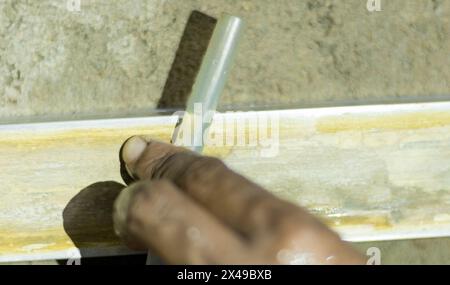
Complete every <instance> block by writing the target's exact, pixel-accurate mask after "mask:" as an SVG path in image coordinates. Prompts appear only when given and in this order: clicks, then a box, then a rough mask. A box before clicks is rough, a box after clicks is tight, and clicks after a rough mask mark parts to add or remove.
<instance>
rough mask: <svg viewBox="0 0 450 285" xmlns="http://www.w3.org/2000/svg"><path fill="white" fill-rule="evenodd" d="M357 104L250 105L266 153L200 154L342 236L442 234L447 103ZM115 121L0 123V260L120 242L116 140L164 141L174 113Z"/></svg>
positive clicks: (449, 185)
mask: <svg viewBox="0 0 450 285" xmlns="http://www.w3.org/2000/svg"><path fill="white" fill-rule="evenodd" d="M361 108H365V107H354V108H347V109H345V110H344V111H343V110H342V109H339V108H335V109H331V110H323V109H317V112H315V111H314V110H307V111H302V110H297V111H286V112H283V111H280V112H275V113H273V112H272V113H271V112H260V113H257V114H260V115H261V114H262V115H269V114H271V115H274V114H276V116H278V119H279V128H278V130H279V132H278V134H279V141H278V145H277V147H276V149H277V153H276V155H275V156H273V157H263V156H261V150H262V149H264V148H265V149H267V147H264V145H263V144H261V143H260V144H257V145H256V146H241V147H231V146H228V147H218V146H209V147H207V148H206V149H205V152H206V153H207V154H210V155H215V156H218V157H221V158H223V159H225V161H226V162H227V163H228V165H229V166H230V167H231V168H233V169H236V170H237V171H240V172H241V173H243V174H244V175H246V176H248V177H250V178H251V179H254V180H256V181H257V182H258V183H260V184H262V185H263V186H265V187H266V188H267V189H269V190H270V191H272V192H273V193H274V194H276V195H278V196H279V197H281V198H284V199H288V200H290V201H293V202H294V203H298V204H300V205H303V206H305V207H307V208H308V209H309V210H310V211H312V212H313V213H315V214H317V215H318V216H319V217H321V218H322V219H323V220H324V221H325V222H326V223H327V224H329V225H330V226H332V227H334V228H335V229H336V230H338V231H339V232H340V233H341V234H342V235H343V236H344V237H345V238H346V239H348V240H355V241H356V240H377V239H395V238H414V237H425V236H444V235H449V234H450V214H448V212H449V209H450V105H449V104H447V103H445V104H425V105H423V106H422V107H421V108H416V107H415V106H414V105H411V108H410V109H409V108H408V107H405V106H403V107H402V108H398V110H397V109H396V107H389V108H386V107H380V108H374V107H367V112H361ZM255 114H256V113H255ZM312 114H314V115H312ZM223 116H225V117H233V116H234V114H225V115H223ZM125 122H128V123H121V124H117V121H111V122H109V121H103V122H102V123H98V122H95V121H93V122H86V123H84V124H83V123H82V124H73V123H67V126H63V127H61V126H59V127H56V128H55V127H49V128H47V125H46V124H37V125H26V126H21V127H18V128H15V127H14V126H10V127H4V128H0V170H1V172H0V183H1V184H0V195H1V197H2V198H1V199H0V261H8V260H21V259H36V258H40V257H42V256H46V257H48V256H51V255H52V254H54V255H55V256H57V257H59V258H62V257H70V256H71V255H70V254H72V253H73V252H74V250H75V251H76V250H77V249H80V251H81V254H82V255H83V253H85V252H88V251H89V252H90V253H89V255H102V254H104V252H105V250H106V249H108V248H120V247H121V245H120V242H119V241H118V240H117V238H116V237H115V236H114V234H113V232H112V226H111V216H110V214H111V213H110V211H111V205H112V201H113V200H114V198H115V195H116V194H117V193H118V191H120V189H121V186H120V184H119V183H121V178H120V174H119V161H118V151H119V148H120V146H121V144H122V143H123V141H124V140H125V139H127V138H128V137H130V136H132V135H136V134H143V135H148V136H151V137H154V138H156V139H159V140H163V141H169V140H170V137H171V135H172V130H173V120H170V121H169V120H166V121H165V120H164V119H161V118H156V119H154V120H153V119H151V118H149V119H148V121H145V120H143V121H139V122H138V123H137V122H135V121H133V119H126V120H125ZM36 126H37V127H36ZM220 129H221V128H220V126H218V125H217V124H215V125H213V130H212V133H214V132H215V131H218V130H220ZM272 131H275V130H274V129H272ZM271 147H273V148H274V146H273V145H272V146H271ZM274 149H275V148H274ZM56 253H58V254H56Z"/></svg>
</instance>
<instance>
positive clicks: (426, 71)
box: [0, 0, 450, 120]
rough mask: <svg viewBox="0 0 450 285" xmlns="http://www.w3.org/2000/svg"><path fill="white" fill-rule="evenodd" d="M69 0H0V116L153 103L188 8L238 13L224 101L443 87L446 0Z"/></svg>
mask: <svg viewBox="0 0 450 285" xmlns="http://www.w3.org/2000/svg"><path fill="white" fill-rule="evenodd" d="M71 1H74V0H71ZM67 2H70V1H67V0H43V1H26V0H2V1H0V38H1V40H0V120H6V118H9V119H11V118H17V117H21V116H36V115H37V116H52V115H55V116H61V115H64V116H65V117H76V116H79V115H85V114H109V115H111V114H130V115H132V114H135V113H138V112H142V111H143V110H147V111H148V110H151V109H153V108H155V106H156V105H157V102H158V100H159V98H160V96H161V94H162V90H163V88H164V84H165V81H166V79H167V74H168V72H169V70H170V68H171V64H172V61H173V59H174V57H175V53H176V51H177V47H178V44H179V41H180V39H181V37H182V34H183V31H184V27H185V25H186V23H187V21H188V18H189V15H190V14H191V12H192V11H193V10H198V11H200V12H202V13H205V14H206V15H209V16H211V17H218V16H220V14H221V13H231V14H234V15H238V16H241V17H242V18H244V19H245V20H246V21H247V31H246V34H245V37H244V39H243V41H242V45H241V49H240V52H239V55H238V57H237V60H236V65H235V68H234V70H233V72H232V73H231V75H230V80H229V83H228V85H227V88H226V90H225V94H224V97H223V100H222V101H221V107H222V108H230V109H246V108H249V107H254V106H255V107H267V108H276V107H278V106H290V107H292V106H294V105H295V106H300V107H301V106H311V105H336V104H344V105H346V104H350V103H364V102H379V101H401V100H432V99H434V98H436V97H439V96H441V97H442V96H444V95H449V94H450V91H449V90H450V68H449V66H450V57H449V51H450V37H449V36H448V35H449V33H450V24H449V19H450V15H449V14H450V2H448V1H442V0H441V1H440V0H413V1H411V0H396V1H383V0H382V2H381V3H382V11H381V12H375V13H370V12H368V11H367V9H366V2H367V1H366V0H281V1H271V0H258V1H255V0H239V1H237V0H227V1H224V0H132V1H130V0H117V1H109V0H89V1H88V0H80V4H81V6H80V11H78V12H77V11H73V10H74V9H68V8H67ZM75 2H76V0H75ZM71 7H74V6H71ZM200 34H201V32H199V35H200ZM192 45H194V47H192V48H193V49H195V41H194V42H193V43H192ZM186 68H187V69H189V67H186ZM181 71H183V69H181Z"/></svg>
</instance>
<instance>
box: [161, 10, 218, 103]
mask: <svg viewBox="0 0 450 285" xmlns="http://www.w3.org/2000/svg"><path fill="white" fill-rule="evenodd" d="M216 23H217V20H216V19H215V18H212V17H210V16H208V15H205V14H203V13H201V12H199V11H193V12H192V13H191V15H190V17H189V20H188V22H187V24H186V28H185V29H184V33H183V37H182V38H181V41H180V44H179V46H178V50H177V53H176V55H175V59H174V61H173V63H172V67H171V69H170V72H169V75H168V77H167V80H166V84H165V86H164V90H163V93H162V96H161V98H160V99H159V102H158V108H161V109H166V108H167V109H172V108H174V109H175V108H176V109H185V108H186V103H187V100H188V98H189V95H190V94H191V89H192V86H193V85H194V81H195V78H196V76H197V73H198V71H199V69H200V66H201V63H202V60H203V56H204V55H205V53H206V50H207V48H208V44H209V41H210V39H211V37H212V34H213V31H214V28H215V26H216Z"/></svg>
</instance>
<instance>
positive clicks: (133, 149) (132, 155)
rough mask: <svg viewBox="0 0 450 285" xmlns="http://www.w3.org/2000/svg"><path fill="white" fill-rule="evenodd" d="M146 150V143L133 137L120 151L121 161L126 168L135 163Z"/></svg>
mask: <svg viewBox="0 0 450 285" xmlns="http://www.w3.org/2000/svg"><path fill="white" fill-rule="evenodd" d="M146 148H147V141H146V140H145V139H143V138H142V137H139V136H135V137H132V138H130V139H129V140H128V141H127V142H126V143H125V145H124V146H123V149H122V159H123V161H124V162H125V164H126V165H127V166H130V165H132V164H133V163H135V162H136V161H137V160H138V159H139V157H141V155H142V153H143V152H144V150H145V149H146Z"/></svg>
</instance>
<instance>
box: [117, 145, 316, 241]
mask: <svg viewBox="0 0 450 285" xmlns="http://www.w3.org/2000/svg"><path fill="white" fill-rule="evenodd" d="M121 157H122V159H123V163H124V164H125V168H126V170H127V173H128V174H129V176H128V177H126V178H125V180H130V178H131V181H132V180H133V179H136V180H139V179H148V178H149V179H168V180H170V181H172V182H173V183H174V184H175V185H177V186H178V187H179V188H180V189H182V190H183V191H185V192H186V193H187V194H188V195H189V196H191V197H192V198H193V199H194V200H196V201H197V202H198V203H199V204H201V205H202V206H203V207H205V208H207V209H208V210H209V211H210V212H211V213H213V214H214V215H215V216H217V217H218V218H220V219H221V220H223V221H224V222H225V223H227V224H229V225H230V226H232V227H233V228H234V229H235V230H237V231H238V232H240V233H242V234H243V235H244V236H247V237H251V236H252V235H253V236H260V235H261V234H265V233H268V232H275V231H280V228H281V229H284V228H286V230H287V231H289V230H291V225H292V224H293V222H294V224H299V223H303V224H304V223H314V224H317V223H318V222H317V221H316V220H315V219H314V218H313V217H312V216H311V215H309V214H307V213H306V211H304V210H302V209H301V208H299V207H297V206H295V205H293V204H291V203H289V202H286V201H282V200H279V199H277V198H275V197H274V196H273V195H272V194H270V193H269V192H267V191H266V190H264V189H263V188H261V187H260V186H258V185H257V184H255V183H253V182H251V181H250V180H248V179H247V178H245V177H243V176H242V175H239V174H237V173H235V172H234V171H232V170H230V169H229V168H228V167H227V166H226V165H225V164H224V163H223V162H222V161H220V160H219V159H217V158H212V157H207V156H201V155H198V154H196V153H194V152H191V151H188V150H186V149H184V148H180V147H176V146H173V145H170V144H166V143H162V142H158V141H154V140H145V139H144V138H142V137H132V138H131V139H129V140H128V141H127V142H126V143H125V144H124V146H123V147H122V151H121ZM294 220H295V221H294Z"/></svg>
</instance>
